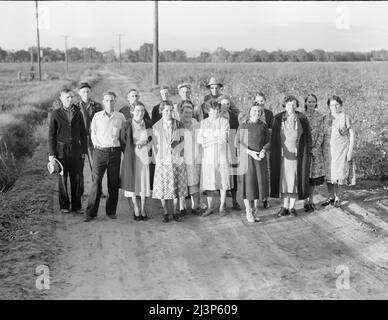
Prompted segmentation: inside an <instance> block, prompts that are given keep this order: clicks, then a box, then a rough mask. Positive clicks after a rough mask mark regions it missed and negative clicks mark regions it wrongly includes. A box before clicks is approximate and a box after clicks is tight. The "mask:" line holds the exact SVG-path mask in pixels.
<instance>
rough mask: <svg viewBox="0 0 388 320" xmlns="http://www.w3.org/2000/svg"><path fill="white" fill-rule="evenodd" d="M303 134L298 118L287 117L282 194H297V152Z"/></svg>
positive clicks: (284, 127)
mask: <svg viewBox="0 0 388 320" xmlns="http://www.w3.org/2000/svg"><path fill="white" fill-rule="evenodd" d="M302 133H303V129H302V125H301V123H300V121H299V120H298V118H297V117H296V116H295V115H294V116H289V117H287V116H285V118H284V120H283V121H282V126H281V131H280V137H281V153H282V156H281V167H280V192H282V193H297V192H298V189H297V186H298V179H297V170H298V168H297V165H298V157H297V150H298V144H299V139H300V136H301V135H302Z"/></svg>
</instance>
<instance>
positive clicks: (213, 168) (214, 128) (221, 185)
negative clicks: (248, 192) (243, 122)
mask: <svg viewBox="0 0 388 320" xmlns="http://www.w3.org/2000/svg"><path fill="white" fill-rule="evenodd" d="M208 108H209V117H208V118H206V119H204V120H202V121H201V126H200V129H199V132H198V138H197V142H198V143H199V144H201V145H202V156H201V176H200V185H201V187H200V189H201V190H205V191H206V194H207V202H208V208H207V210H206V211H205V212H204V213H203V214H202V216H203V217H205V216H208V215H210V214H212V213H213V212H214V209H215V208H214V205H213V196H214V194H215V192H217V191H218V190H219V191H220V209H219V214H220V216H224V215H225V214H226V210H225V200H226V192H227V190H230V189H232V187H233V180H232V176H231V173H232V170H231V169H230V165H229V160H228V158H229V157H228V149H229V148H228V142H227V141H228V134H229V121H228V120H227V119H225V118H223V117H220V110H221V104H220V103H219V102H218V101H211V102H209V103H208Z"/></svg>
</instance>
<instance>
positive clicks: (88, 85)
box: [78, 82, 92, 90]
mask: <svg viewBox="0 0 388 320" xmlns="http://www.w3.org/2000/svg"><path fill="white" fill-rule="evenodd" d="M82 88H89V89H92V87H91V86H90V84H89V83H87V82H81V83H80V84H79V86H78V90H81V89H82Z"/></svg>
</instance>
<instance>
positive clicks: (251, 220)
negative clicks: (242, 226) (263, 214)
mask: <svg viewBox="0 0 388 320" xmlns="http://www.w3.org/2000/svg"><path fill="white" fill-rule="evenodd" d="M245 212H246V217H247V221H248V222H249V223H254V222H255V217H254V216H253V214H252V209H246V210H245Z"/></svg>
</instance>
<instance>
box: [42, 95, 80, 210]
mask: <svg viewBox="0 0 388 320" xmlns="http://www.w3.org/2000/svg"><path fill="white" fill-rule="evenodd" d="M72 102H73V92H72V91H71V90H70V89H63V90H62V91H61V95H60V103H61V106H60V107H58V108H57V109H55V110H54V111H52V113H51V115H50V126H49V134H48V144H49V161H50V162H52V161H54V158H56V159H57V160H58V161H59V162H60V163H61V165H62V167H63V175H59V206H60V209H61V212H62V213H69V212H70V207H71V209H72V210H73V211H75V212H76V213H82V212H81V207H82V206H81V191H82V190H81V183H80V182H81V168H82V164H83V161H84V158H85V154H86V153H87V152H88V145H87V136H86V129H85V124H84V121H83V119H82V114H81V112H80V110H79V108H78V107H77V106H75V105H74V104H73V103H72ZM68 176H69V177H70V191H71V201H70V199H69V195H68V192H67V177H68Z"/></svg>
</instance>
